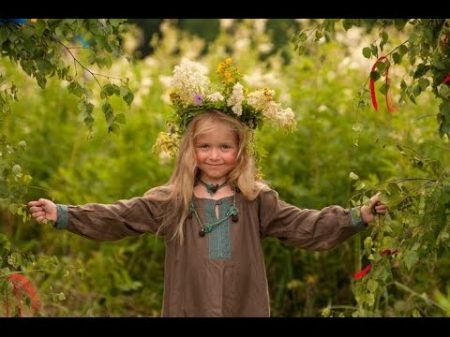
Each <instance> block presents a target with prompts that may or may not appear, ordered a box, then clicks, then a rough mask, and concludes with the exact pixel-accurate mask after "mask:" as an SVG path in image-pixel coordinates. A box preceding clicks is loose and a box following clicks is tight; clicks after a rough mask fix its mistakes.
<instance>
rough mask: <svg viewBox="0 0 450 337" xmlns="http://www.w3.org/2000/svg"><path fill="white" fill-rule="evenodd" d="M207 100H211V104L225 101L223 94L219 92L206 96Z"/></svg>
mask: <svg viewBox="0 0 450 337" xmlns="http://www.w3.org/2000/svg"><path fill="white" fill-rule="evenodd" d="M206 98H207V99H208V100H210V101H211V102H219V101H223V99H224V97H223V96H222V94H221V93H220V92H218V91H216V92H213V93H212V94H210V95H208V96H206Z"/></svg>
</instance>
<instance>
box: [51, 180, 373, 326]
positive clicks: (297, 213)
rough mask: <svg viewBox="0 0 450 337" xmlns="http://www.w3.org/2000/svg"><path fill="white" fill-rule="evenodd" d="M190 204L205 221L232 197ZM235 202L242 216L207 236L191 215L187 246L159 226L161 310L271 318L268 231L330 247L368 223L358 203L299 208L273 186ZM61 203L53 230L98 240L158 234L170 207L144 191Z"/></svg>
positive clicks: (307, 245) (312, 246) (305, 244)
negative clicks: (111, 198)
mask: <svg viewBox="0 0 450 337" xmlns="http://www.w3.org/2000/svg"><path fill="white" fill-rule="evenodd" d="M193 203H194V206H195V209H196V211H197V213H198V215H199V217H200V220H201V222H202V223H203V224H206V223H211V222H214V221H216V220H218V219H221V218H222V217H223V216H224V214H225V212H226V211H227V210H228V208H229V207H231V205H232V204H233V196H231V197H225V198H222V199H220V200H212V199H206V198H196V197H193ZM235 206H236V207H237V209H238V211H239V216H238V221H237V222H233V221H231V219H227V220H226V221H224V222H223V223H222V224H220V225H219V226H217V227H215V228H214V230H213V231H212V232H210V233H207V234H206V235H205V236H203V237H201V236H200V235H199V231H200V229H201V224H199V223H198V221H197V219H196V217H194V216H191V217H189V218H188V219H187V220H186V222H185V227H184V235H185V239H184V242H183V244H182V245H180V243H179V240H178V239H170V238H171V235H168V233H169V232H170V228H168V229H166V230H164V231H162V233H161V235H163V236H164V238H165V246H166V251H165V270H164V274H165V276H164V298H163V308H162V316H170V317H179V316H197V317H205V316H208V317H211V316H233V317H245V316H253V317H257V316H259V317H261V316H262V317H267V316H270V303H269V291H268V284H267V276H266V269H265V265H264V256H263V249H262V245H261V241H262V239H264V238H265V237H269V236H270V237H276V238H278V239H279V240H281V241H282V242H284V243H286V244H289V245H293V246H296V247H299V248H303V249H309V250H329V249H332V248H334V247H336V246H337V245H338V244H340V243H341V242H343V241H344V240H346V239H348V238H349V237H351V236H352V235H354V234H355V233H357V232H359V231H360V230H362V229H364V228H365V224H364V223H363V221H362V220H361V218H360V217H359V215H358V216H356V215H355V214H356V213H355V212H354V209H351V210H350V209H344V208H342V207H340V206H328V207H325V208H323V209H321V210H312V209H300V208H298V207H296V206H293V205H290V204H288V203H286V202H284V201H282V200H280V199H279V197H278V193H277V192H276V191H275V190H272V189H269V190H267V191H263V192H261V193H260V194H259V196H258V197H257V198H256V199H255V200H253V201H249V200H247V199H246V198H245V197H244V196H243V195H242V194H241V193H239V192H237V193H236V195H235ZM57 209H58V220H57V222H56V224H55V227H56V228H60V229H67V230H69V231H71V232H73V233H76V234H78V235H81V236H84V237H87V238H89V239H93V240H97V241H112V240H118V239H121V238H124V237H127V236H137V235H141V234H144V233H156V232H157V230H158V228H159V226H160V225H161V222H162V219H163V216H164V211H165V210H167V208H165V207H164V206H163V205H162V204H161V202H157V201H154V200H150V199H149V198H148V197H146V196H143V197H135V198H132V199H129V200H119V201H117V202H116V203H113V204H86V205H80V206H70V205H59V204H58V205H57ZM358 210H359V209H358ZM217 212H218V215H219V216H218V217H217Z"/></svg>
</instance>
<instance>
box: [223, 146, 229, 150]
mask: <svg viewBox="0 0 450 337" xmlns="http://www.w3.org/2000/svg"><path fill="white" fill-rule="evenodd" d="M222 149H224V150H228V149H231V146H230V145H222Z"/></svg>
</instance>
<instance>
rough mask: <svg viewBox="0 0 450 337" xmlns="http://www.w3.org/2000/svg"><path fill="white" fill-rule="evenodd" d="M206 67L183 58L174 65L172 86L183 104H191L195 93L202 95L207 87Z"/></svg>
mask: <svg viewBox="0 0 450 337" xmlns="http://www.w3.org/2000/svg"><path fill="white" fill-rule="evenodd" d="M207 73H208V69H207V68H206V67H205V66H203V65H202V64H200V63H197V62H192V61H189V60H187V59H183V60H182V61H181V64H180V65H177V66H175V69H174V71H173V77H172V87H173V88H174V91H175V93H177V94H178V96H179V97H180V99H181V102H182V104H183V105H184V106H188V105H190V104H193V103H194V101H193V99H194V97H196V95H201V96H204V95H205V94H206V93H207V91H208V88H209V83H210V82H209V78H208V77H207V76H206V74H207Z"/></svg>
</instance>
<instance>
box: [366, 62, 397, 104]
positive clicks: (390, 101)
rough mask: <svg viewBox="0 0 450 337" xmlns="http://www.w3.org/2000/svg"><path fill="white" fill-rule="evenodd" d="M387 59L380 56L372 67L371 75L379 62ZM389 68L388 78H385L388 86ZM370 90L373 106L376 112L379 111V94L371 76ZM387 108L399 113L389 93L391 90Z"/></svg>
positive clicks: (387, 93) (387, 97) (388, 95)
mask: <svg viewBox="0 0 450 337" xmlns="http://www.w3.org/2000/svg"><path fill="white" fill-rule="evenodd" d="M384 59H387V57H386V56H380V57H379V58H378V59H377V60H376V61H375V63H374V64H373V66H372V69H371V71H370V72H371V73H372V72H373V71H375V68H376V66H377V64H378V62H380V61H381V60H384ZM389 67H390V65H388V67H387V68H386V77H385V81H386V86H387V85H388V84H389ZM369 90H370V98H371V100H372V106H373V108H374V109H375V111H378V102H377V94H376V92H375V81H374V80H373V78H372V76H370V80H369ZM385 97H386V106H387V109H388V111H389V112H394V111H397V107H396V106H395V105H394V102H393V101H392V97H391V95H390V93H389V89H388V90H387V91H386V95H385Z"/></svg>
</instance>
